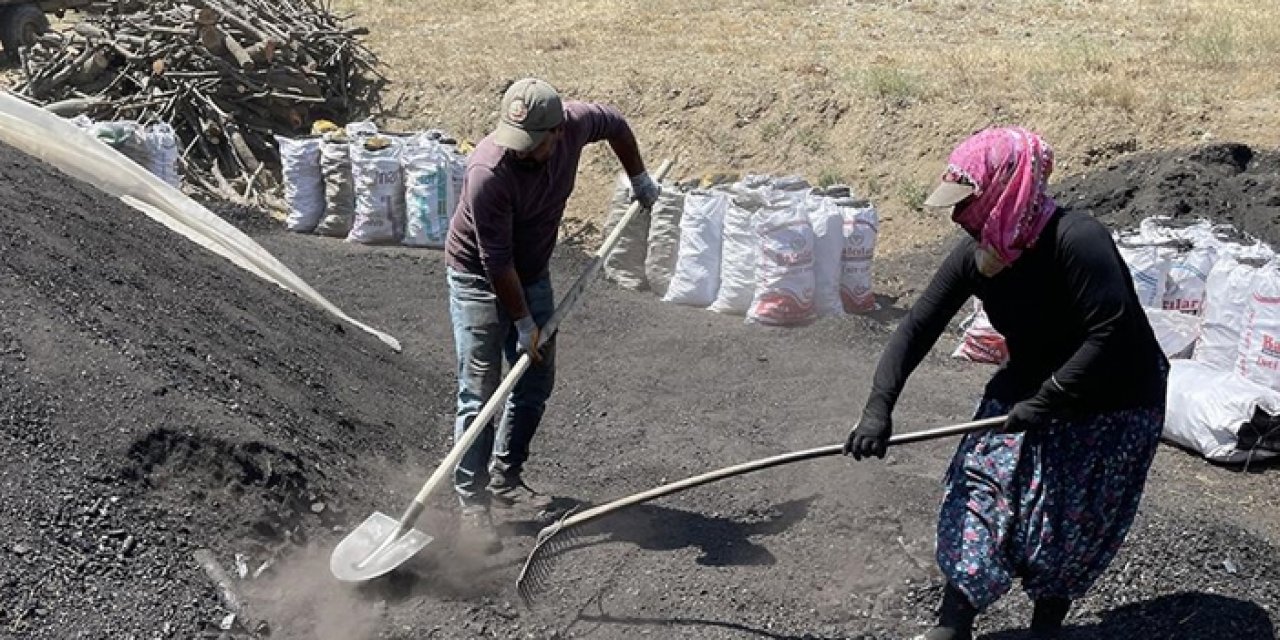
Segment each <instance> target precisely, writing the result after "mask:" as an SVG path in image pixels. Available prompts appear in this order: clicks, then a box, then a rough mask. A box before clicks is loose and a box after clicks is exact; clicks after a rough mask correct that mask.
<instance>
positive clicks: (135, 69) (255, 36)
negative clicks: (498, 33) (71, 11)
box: [15, 0, 384, 200]
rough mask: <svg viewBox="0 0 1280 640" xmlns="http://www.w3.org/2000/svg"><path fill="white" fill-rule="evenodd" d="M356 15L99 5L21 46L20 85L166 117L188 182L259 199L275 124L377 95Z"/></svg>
mask: <svg viewBox="0 0 1280 640" xmlns="http://www.w3.org/2000/svg"><path fill="white" fill-rule="evenodd" d="M347 19H349V17H339V16H336V15H334V14H333V13H332V12H331V11H330V7H329V6H328V2H327V1H325V0H147V1H140V0H133V1H130V0H121V1H117V2H110V3H96V4H95V5H93V7H92V8H90V10H88V11H87V12H86V13H84V14H82V15H81V19H80V20H79V21H77V22H75V23H74V24H73V26H72V27H71V28H69V29H67V30H65V31H63V32H61V33H49V34H46V35H44V36H42V37H41V38H40V41H39V42H38V43H37V44H36V45H34V46H32V47H24V48H23V49H22V50H21V52H20V59H21V65H22V72H23V76H24V77H23V80H22V82H21V83H20V84H19V85H18V86H16V87H15V92H16V93H18V94H19V95H22V96H24V97H26V98H27V99H29V100H31V101H32V102H35V103H37V104H40V105H43V106H45V107H46V108H48V109H50V110H52V111H54V112H55V113H58V114H60V115H64V116H75V115H79V114H84V115H86V116H88V117H90V118H92V119H94V120H134V121H137V122H139V123H140V124H143V125H145V124H148V123H151V122H158V121H164V122H168V123H169V124H170V125H172V126H173V128H174V130H175V131H176V132H177V134H178V138H179V140H180V141H181V143H182V145H183V153H182V167H183V170H184V173H185V177H186V179H187V181H188V184H190V185H191V186H193V187H196V188H199V189H203V190H205V191H209V192H212V193H216V194H219V195H222V196H226V197H233V199H237V200H255V198H254V194H255V193H258V192H261V191H263V190H264V185H265V184H266V183H267V182H268V181H269V180H268V176H269V175H270V174H272V173H273V171H271V170H268V171H266V172H264V167H265V168H268V169H274V168H275V167H277V166H278V162H279V156H278V152H277V150H276V148H275V143H274V140H273V138H272V136H273V134H280V135H291V134H297V133H303V132H306V130H307V129H308V128H309V127H310V124H311V123H312V121H314V120H316V119H320V118H324V119H329V120H334V121H337V122H345V121H348V120H351V119H356V118H359V117H362V116H363V115H365V114H367V113H368V111H369V110H370V109H372V108H373V106H374V104H375V103H376V100H377V94H378V91H379V89H380V88H381V86H382V85H383V82H384V79H383V77H382V76H381V75H380V74H379V73H378V71H377V68H376V67H377V66H378V64H379V63H378V60H377V58H376V56H374V54H373V53H372V52H371V51H369V50H368V49H367V48H366V47H365V46H363V45H362V44H361V43H360V41H359V40H358V36H362V35H366V34H367V31H366V30H363V29H357V28H351V27H349V26H347V24H346V20H347ZM264 173H266V174H267V175H263V174H264Z"/></svg>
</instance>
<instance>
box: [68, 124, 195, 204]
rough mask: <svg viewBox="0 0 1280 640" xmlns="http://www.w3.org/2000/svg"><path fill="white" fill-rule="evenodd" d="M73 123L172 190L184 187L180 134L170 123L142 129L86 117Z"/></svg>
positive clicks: (142, 126)
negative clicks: (179, 142)
mask: <svg viewBox="0 0 1280 640" xmlns="http://www.w3.org/2000/svg"><path fill="white" fill-rule="evenodd" d="M71 123H72V124H74V125H76V126H77V127H80V128H81V129H83V130H85V131H87V132H88V133H90V134H92V135H93V136H94V137H96V138H97V139H99V140H101V141H102V142H104V143H106V144H107V145H110V146H111V147H113V148H115V149H116V150H117V151H119V152H120V153H122V154H124V155H125V157H127V158H129V159H130V160H133V161H134V162H135V163H137V164H138V165H139V166H141V167H142V168H144V169H146V170H147V171H150V172H151V173H152V174H154V175H155V176H156V177H158V178H160V179H161V180H163V181H164V182H165V183H167V184H168V185H169V186H171V187H174V188H175V189H176V188H179V187H181V185H182V176H181V174H180V173H179V171H178V164H179V153H178V134H177V133H176V132H174V130H173V127H172V126H170V125H169V123H167V122H153V123H150V124H147V125H143V124H141V123H139V122H137V121H135V120H103V121H94V120H93V119H91V118H89V117H88V116H85V115H80V116H76V117H75V118H72V119H71Z"/></svg>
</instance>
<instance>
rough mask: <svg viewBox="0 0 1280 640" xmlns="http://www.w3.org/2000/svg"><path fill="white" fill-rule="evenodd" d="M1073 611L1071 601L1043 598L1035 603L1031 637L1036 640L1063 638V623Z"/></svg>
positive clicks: (1032, 614)
mask: <svg viewBox="0 0 1280 640" xmlns="http://www.w3.org/2000/svg"><path fill="white" fill-rule="evenodd" d="M1069 611H1071V601H1070V600H1068V599H1066V598H1041V599H1039V600H1036V601H1035V609H1034V610H1033V611H1032V613H1031V637H1032V638H1035V640H1058V638H1059V637H1061V636H1062V622H1063V621H1064V620H1066V619H1067V613H1068V612H1069Z"/></svg>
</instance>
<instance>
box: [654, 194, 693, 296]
mask: <svg viewBox="0 0 1280 640" xmlns="http://www.w3.org/2000/svg"><path fill="white" fill-rule="evenodd" d="M684 201H685V193H684V192H683V191H681V190H679V189H678V188H676V186H675V185H671V186H670V187H667V186H664V187H663V189H662V193H661V194H660V195H659V196H658V201H657V202H655V203H653V208H652V209H651V210H650V211H649V238H648V250H647V251H646V252H645V258H644V277H645V281H647V282H648V283H649V289H651V290H652V291H653V292H654V293H655V294H657V295H658V296H659V297H663V296H666V295H667V287H668V286H669V285H670V283H671V275H672V274H673V273H675V270H676V260H677V254H678V253H679V250H680V218H681V217H682V216H683V215H684Z"/></svg>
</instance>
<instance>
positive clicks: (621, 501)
mask: <svg viewBox="0 0 1280 640" xmlns="http://www.w3.org/2000/svg"><path fill="white" fill-rule="evenodd" d="M1005 417H1006V416H997V417H994V418H985V419H982V420H976V421H974V422H966V423H963V424H954V425H950V426H946V427H937V428H934V429H926V430H924V431H916V432H913V433H903V434H899V435H896V436H893V437H891V438H889V444H891V445H900V444H908V443H911V442H923V441H925V440H936V439H938V438H946V437H949V436H958V435H964V434H967V433H973V432H975V431H982V430H983V429H990V428H992V427H995V426H998V425H1000V424H1001V423H1003V422H1004V421H1005ZM843 451H844V445H843V444H833V445H828V446H825V447H818V448H816V449H805V450H803V451H793V452H791V453H783V454H780V455H776V456H772V457H769V458H761V459H759V460H752V461H751V462H743V463H741V464H736V465H733V466H731V467H724V468H723V469H717V470H715V471H709V472H707V473H704V474H702V475H698V476H693V477H691V478H685V479H684V480H678V481H676V482H672V483H669V484H664V485H662V486H660V487H655V488H653V489H649V490H648V491H642V492H640V493H636V494H632V495H629V496H626V497H624V498H618V499H617V500H614V501H613V502H610V503H607V504H602V505H600V506H597V507H592V508H591V509H587V510H586V511H583V512H582V513H579V514H576V515H570V516H566V517H564V518H562V519H561V520H560V521H559V522H556V523H554V524H551V525H548V526H546V527H545V528H543V529H542V531H539V532H538V539H537V541H536V542H535V543H534V545H533V549H532V550H531V551H530V552H529V557H528V558H527V559H526V560H525V563H524V568H523V569H521V570H520V576H519V578H517V579H516V591H517V592H519V594H520V599H521V600H523V601H524V604H525V606H527V607H532V606H533V602H534V598H535V597H536V596H537V595H538V594H539V593H540V592H542V591H543V590H544V589H545V587H546V581H547V579H548V578H549V577H550V573H551V567H552V564H553V563H554V559H555V558H556V557H558V556H559V555H560V554H562V553H564V552H566V551H569V550H570V549H572V548H573V546H574V542H575V540H576V539H577V537H578V533H579V531H580V527H581V526H582V525H584V524H587V523H588V522H592V521H594V520H598V519H600V518H603V517H605V516H607V515H609V514H611V513H615V512H617V511H621V510H622V509H625V508H627V507H632V506H635V505H637V504H641V503H643V502H648V501H650V500H654V499H656V498H661V497H662V496H667V495H671V494H673V493H676V492H678V491H684V490H686V489H692V488H693V487H697V486H701V485H704V484H708V483H711V482H715V481H717V480H724V479H725V478H732V477H734V476H740V475H744V474H747V473H750V472H752V471H759V470H761V469H768V468H770V467H777V466H780V465H784V464H789V463H792V462H800V461H802V460H812V459H814V458H822V457H826V456H834V455H839V454H840V453H842V452H843Z"/></svg>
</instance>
